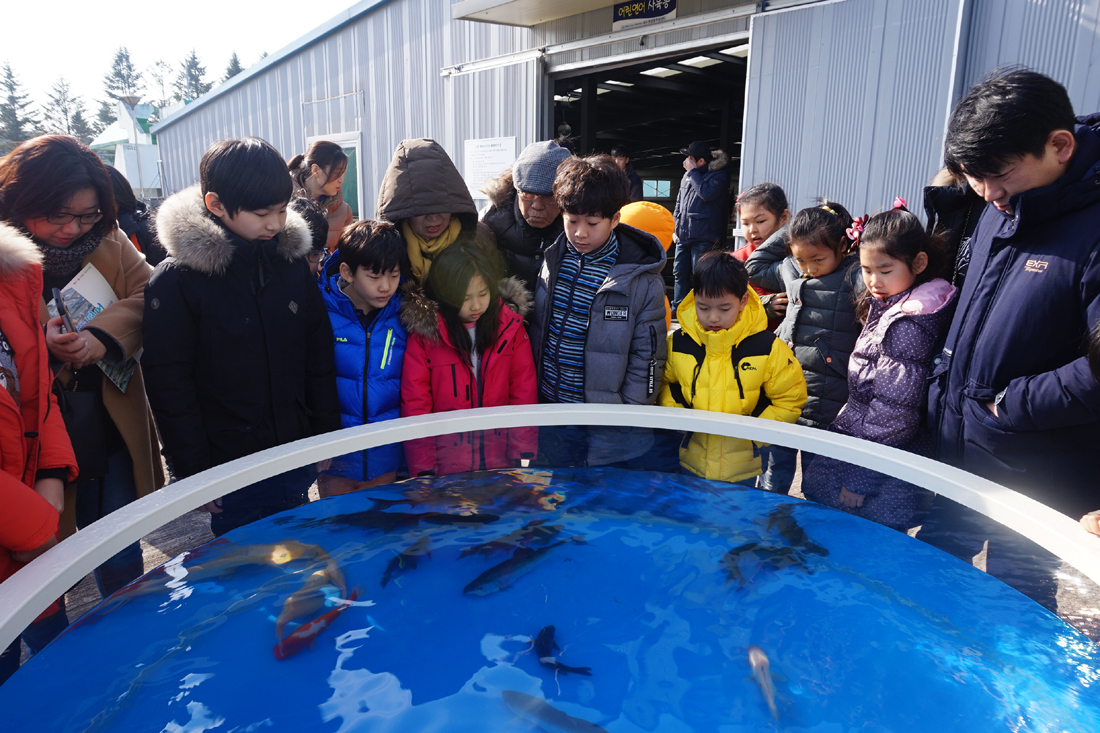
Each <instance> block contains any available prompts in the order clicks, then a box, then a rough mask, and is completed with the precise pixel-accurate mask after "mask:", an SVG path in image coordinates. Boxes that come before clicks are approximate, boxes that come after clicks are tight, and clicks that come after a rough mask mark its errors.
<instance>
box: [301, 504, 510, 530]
mask: <svg viewBox="0 0 1100 733" xmlns="http://www.w3.org/2000/svg"><path fill="white" fill-rule="evenodd" d="M498 519H500V517H498V516H497V515H495V514H468V515H464V514H445V513H443V512H427V513H425V514H410V513H404V512H384V511H380V510H378V509H367V510H364V511H361V512H352V513H350V514H340V515H338V516H335V517H330V518H328V519H322V520H317V522H316V523H318V524H330V523H336V524H348V525H352V526H355V527H366V528H367V529H380V530H382V531H383V532H392V531H394V530H395V529H404V528H406V527H415V526H417V525H418V524H420V523H421V522H424V523H426V524H470V525H482V524H489V523H491V522H495V521H497V520H498Z"/></svg>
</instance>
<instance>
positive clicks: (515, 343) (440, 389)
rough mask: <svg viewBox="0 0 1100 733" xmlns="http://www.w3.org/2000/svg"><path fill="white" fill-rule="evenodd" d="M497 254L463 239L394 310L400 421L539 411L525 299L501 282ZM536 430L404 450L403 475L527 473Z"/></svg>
mask: <svg viewBox="0 0 1100 733" xmlns="http://www.w3.org/2000/svg"><path fill="white" fill-rule="evenodd" d="M498 260H499V256H498V255H497V254H496V252H495V248H493V247H487V246H484V245H483V244H482V243H480V242H477V241H474V238H473V236H472V235H471V236H470V237H467V236H466V235H461V236H460V238H459V239H458V241H456V242H455V243H454V244H453V245H451V246H450V247H448V248H447V249H445V250H443V252H441V253H440V254H439V255H438V256H437V257H436V259H435V261H434V262H433V263H432V267H431V270H430V271H429V274H428V279H427V282H426V283H425V290H423V291H421V290H419V289H417V288H415V287H414V288H412V289H411V290H410V292H409V293H408V294H407V296H406V298H405V301H404V303H402V306H401V322H402V323H403V324H404V326H405V328H406V329H407V330H408V332H409V341H408V346H407V347H406V350H405V363H404V365H403V367H402V370H401V416H402V417H409V416H412V415H427V414H430V413H435V412H449V411H451V410H463V409H466V408H469V407H502V406H505V405H531V404H535V403H536V402H537V401H538V385H537V382H536V378H535V361H534V358H533V357H532V356H531V341H530V339H529V338H528V337H527V330H526V329H525V328H524V327H523V316H524V315H525V314H526V313H527V311H528V309H529V308H530V303H531V295H530V293H528V292H527V290H526V289H525V288H524V287H523V284H522V283H520V282H519V281H518V280H516V279H514V278H509V279H507V280H504V281H501V280H500V279H499V277H500V275H499V273H500V272H501V268H500V263H499V261H498ZM537 444H538V431H537V429H535V428H518V429H513V430H493V431H479V430H475V431H471V432H465V433H455V434H452V435H441V436H439V437H436V438H424V439H422V440H414V441H409V442H408V443H406V444H405V458H406V460H407V461H408V464H409V474H410V475H412V476H419V475H421V474H426V473H437V474H445V473H458V472H461V471H478V470H482V469H491V468H506V467H511V466H518V465H526V464H525V463H524V461H530V460H531V459H533V458H534V457H535V449H536V446H537Z"/></svg>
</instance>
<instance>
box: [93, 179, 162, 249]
mask: <svg viewBox="0 0 1100 733" xmlns="http://www.w3.org/2000/svg"><path fill="white" fill-rule="evenodd" d="M106 168H107V173H108V174H110V176H111V189H112V190H113V191H114V193H115V204H116V205H117V206H118V228H119V229H121V230H122V232H123V234H125V235H126V236H127V237H128V238H129V239H130V241H131V242H133V244H134V246H135V247H137V250H138V252H141V253H142V254H143V255H145V261H146V262H148V263H149V264H150V265H152V266H153V267H156V266H157V265H159V264H160V263H161V260H163V259H164V258H165V257H167V256H168V253H167V252H165V251H164V247H162V246H161V244H160V242H158V241H157V230H156V228H155V227H154V226H153V212H152V211H150V210H149V207H148V206H146V205H145V204H144V203H143V202H141V201H138V200H137V196H134V189H133V187H132V186H131V185H130V182H129V181H128V180H126V176H124V175H122V173H121V171H119V170H118V169H117V168H115V167H114V166H110V165H109V166H106Z"/></svg>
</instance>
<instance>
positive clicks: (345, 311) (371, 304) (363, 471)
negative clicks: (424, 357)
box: [317, 221, 408, 498]
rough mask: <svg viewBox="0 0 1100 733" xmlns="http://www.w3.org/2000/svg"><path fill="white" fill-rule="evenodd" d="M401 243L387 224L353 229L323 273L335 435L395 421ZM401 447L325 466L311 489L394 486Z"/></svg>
mask: <svg viewBox="0 0 1100 733" xmlns="http://www.w3.org/2000/svg"><path fill="white" fill-rule="evenodd" d="M407 270H408V259H407V255H406V254H405V242H404V240H403V239H402V238H401V234H400V233H399V232H398V231H397V229H395V228H394V226H393V225H392V224H390V223H388V222H383V221H361V222H358V223H357V224H355V225H353V226H350V227H348V228H347V229H345V230H344V232H343V234H341V235H340V241H339V243H338V244H337V246H336V255H335V256H333V257H330V258H329V260H328V262H327V263H326V264H325V266H324V272H323V273H322V277H321V280H320V284H321V294H322V295H323V296H324V299H325V307H326V308H328V317H329V320H330V321H331V322H332V331H333V335H334V337H335V339H336V343H335V351H336V390H337V393H338V394H339V397H340V422H341V427H345V428H350V427H354V426H356V425H362V424H364V423H374V422H378V421H380V420H391V419H393V418H395V417H399V416H400V413H401V363H402V361H403V360H404V357H405V341H406V333H405V327H404V326H402V325H401V320H400V318H399V317H398V314H399V311H400V309H401V294H400V293H399V289H400V286H401V281H402V274H403V273H404V272H406V271H407ZM400 467H401V445H400V444H396V445H386V446H380V447H378V448H371V449H370V450H366V451H361V452H359V453H350V454H348V455H345V456H340V457H339V458H336V459H334V460H333V462H332V465H331V466H330V467H329V469H328V470H327V471H326V472H325V473H324V474H323V475H322V476H321V477H320V479H319V480H318V482H317V487H318V490H319V491H320V494H321V496H322V498H323V497H326V496H335V495H337V494H346V493H348V492H350V491H356V490H358V489H365V488H370V487H371V486H379V485H381V484H386V483H390V482H392V481H394V480H395V479H396V478H397V471H398V469H399V468H400Z"/></svg>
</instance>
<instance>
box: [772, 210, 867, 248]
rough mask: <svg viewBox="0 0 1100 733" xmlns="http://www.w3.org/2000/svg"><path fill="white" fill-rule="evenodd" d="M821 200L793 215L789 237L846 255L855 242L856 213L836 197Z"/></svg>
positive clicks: (788, 238) (788, 232)
mask: <svg viewBox="0 0 1100 733" xmlns="http://www.w3.org/2000/svg"><path fill="white" fill-rule="evenodd" d="M818 201H819V203H818V205H817V206H811V207H810V208H808V209H802V210H801V211H799V212H798V213H797V214H795V215H794V216H793V217H791V223H790V225H789V226H788V227H787V241H789V242H805V243H806V244H812V245H814V246H816V247H821V248H822V249H827V250H831V251H833V252H835V253H837V254H838V255H839V256H841V257H844V256H845V255H846V254H847V252H848V249H849V247H851V244H852V241H851V240H850V239H848V229H849V228H850V227H851V226H852V215H851V214H849V213H848V210H847V209H845V208H844V207H843V206H841V205H840V204H838V203H836V202H835V201H829V200H828V199H818Z"/></svg>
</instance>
